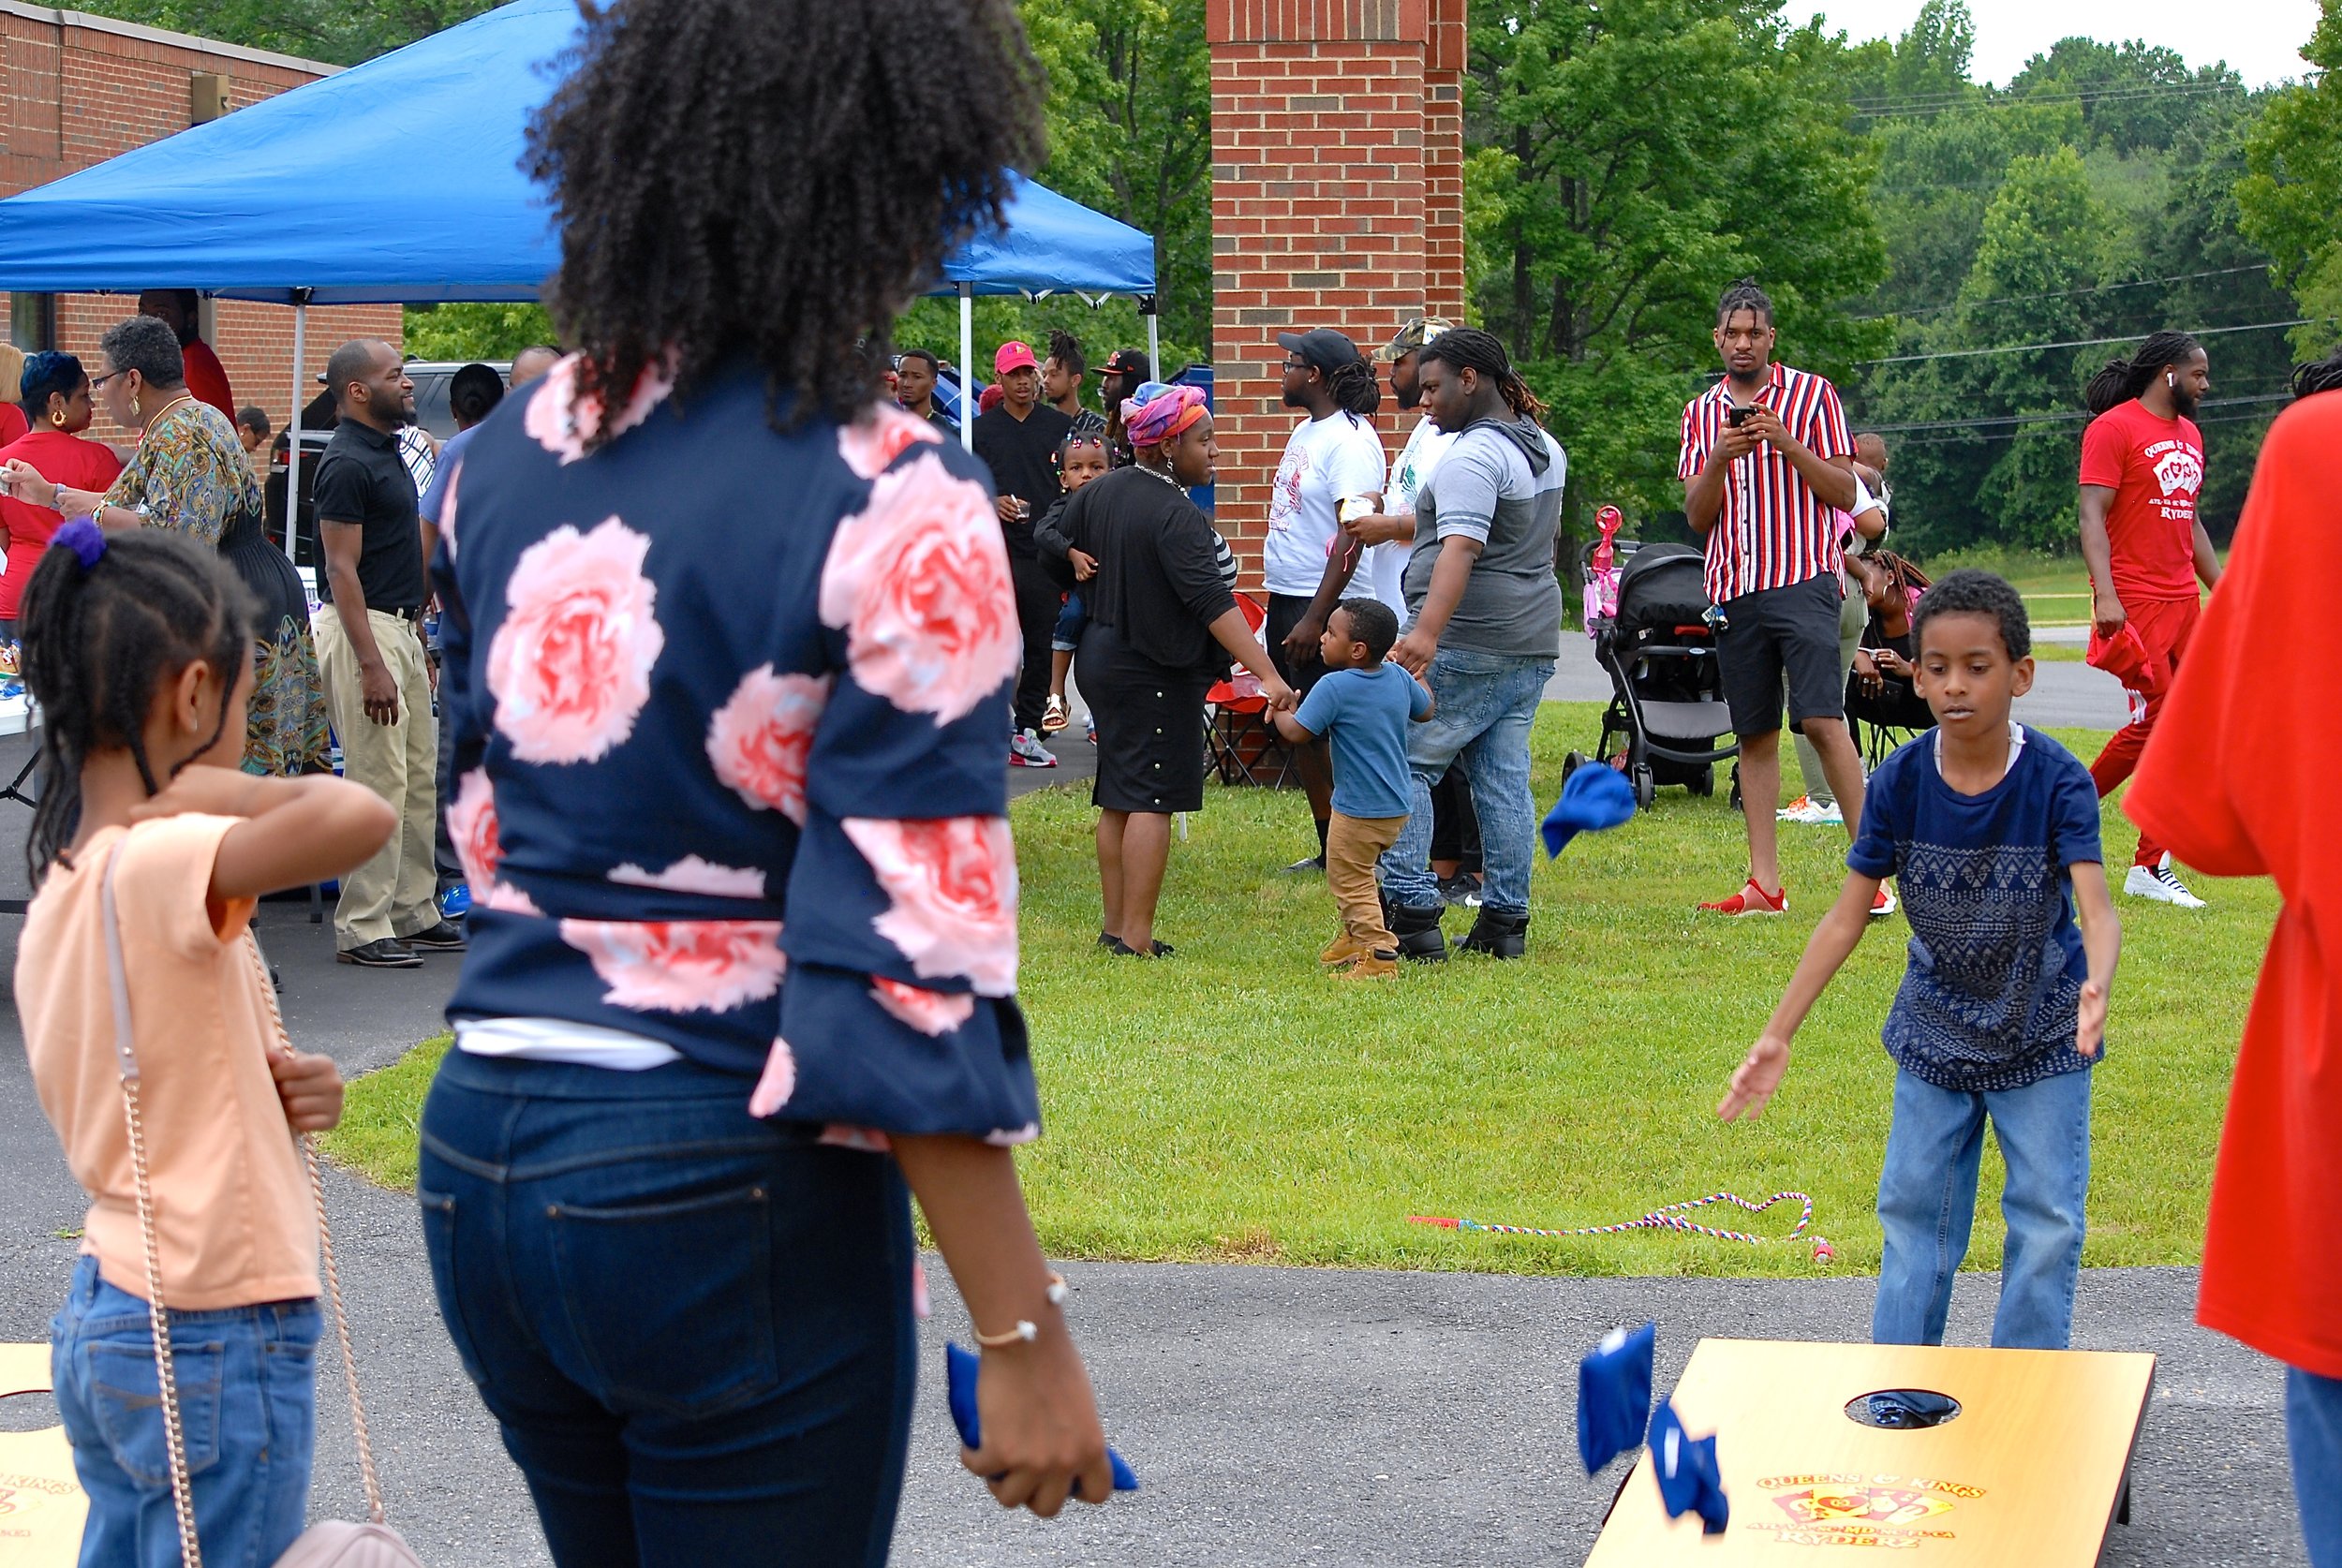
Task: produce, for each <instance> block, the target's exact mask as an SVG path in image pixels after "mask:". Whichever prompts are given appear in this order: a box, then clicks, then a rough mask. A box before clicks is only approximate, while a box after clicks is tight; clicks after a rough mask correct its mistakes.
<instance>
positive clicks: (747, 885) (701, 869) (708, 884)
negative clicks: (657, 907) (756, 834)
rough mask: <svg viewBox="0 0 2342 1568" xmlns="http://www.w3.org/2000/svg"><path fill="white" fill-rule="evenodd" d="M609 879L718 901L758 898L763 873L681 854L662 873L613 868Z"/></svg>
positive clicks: (761, 890) (761, 889)
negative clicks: (696, 894)
mask: <svg viewBox="0 0 2342 1568" xmlns="http://www.w3.org/2000/svg"><path fill="white" fill-rule="evenodd" d="M610 880H612V881H614V882H624V883H626V884H627V885H628V886H629V887H656V888H663V889H665V890H666V891H668V892H670V893H706V894H712V895H715V896H717V897H719V898H762V897H763V896H764V873H763V872H762V871H759V870H756V869H754V868H753V867H741V866H736V865H715V864H714V863H712V862H709V861H704V860H702V859H701V858H700V857H699V856H697V855H685V856H684V857H683V858H682V859H681V860H678V861H676V862H675V863H674V865H670V866H668V867H667V868H666V869H665V870H664V871H659V872H650V871H645V870H644V869H643V868H642V867H641V866H639V865H618V866H613V867H612V868H611V871H610Z"/></svg>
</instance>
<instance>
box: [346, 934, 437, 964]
mask: <svg viewBox="0 0 2342 1568" xmlns="http://www.w3.org/2000/svg"><path fill="white" fill-rule="evenodd" d="M334 962H335V963H336V964H355V965H357V966H358V967H359V968H360V969H421V968H422V954H420V953H417V952H416V951H415V950H414V949H413V948H411V947H408V945H407V944H406V943H405V942H402V941H400V940H399V939H397V938H396V937H383V938H381V939H378V940H376V941H370V942H367V943H366V944H365V945H364V946H363V947H346V948H344V949H342V950H341V951H340V952H339V953H336V954H334Z"/></svg>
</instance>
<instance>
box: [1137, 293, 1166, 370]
mask: <svg viewBox="0 0 2342 1568" xmlns="http://www.w3.org/2000/svg"><path fill="white" fill-rule="evenodd" d="M1138 312H1139V314H1140V315H1142V316H1144V317H1146V318H1147V362H1148V363H1149V364H1150V365H1153V366H1154V367H1155V379H1156V380H1158V381H1160V380H1162V379H1164V374H1163V318H1162V317H1160V316H1158V315H1156V314H1155V297H1154V296H1153V295H1152V294H1141V295H1140V296H1139V297H1138Z"/></svg>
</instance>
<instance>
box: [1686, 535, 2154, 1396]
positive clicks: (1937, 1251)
mask: <svg viewBox="0 0 2342 1568" xmlns="http://www.w3.org/2000/svg"><path fill="white" fill-rule="evenodd" d="M1913 631H1914V632H1915V634H1916V637H1917V641H1918V644H1919V650H1920V657H1919V662H1918V666H1917V674H1916V684H1917V685H1918V688H1919V690H1920V695H1922V696H1923V697H1925V698H1926V699H1927V704H1928V707H1929V708H1930V709H1931V710H1932V711H1933V712H1934V715H1935V723H1936V728H1935V729H1934V731H1933V732H1930V733H1928V734H1925V735H1921V736H1920V738H1919V739H1917V740H1915V741H1913V742H1911V744H1909V745H1908V746H1905V747H1902V748H1901V749H1900V750H1898V751H1897V752H1896V753H1895V754H1894V755H1893V756H1891V757H1890V758H1888V759H1887V761H1886V762H1885V763H1884V764H1883V765H1882V766H1881V767H1880V768H1879V770H1878V772H1877V773H1876V774H1875V775H1874V776H1873V777H1872V778H1871V781H1870V789H1869V791H1868V793H1867V794H1866V795H1865V796H1864V799H1863V806H1862V827H1861V833H1860V836H1858V837H1857V838H1856V840H1855V844H1854V848H1853V850H1852V851H1850V852H1849V853H1848V854H1847V856H1846V865H1847V866H1848V867H1849V870H1850V874H1849V875H1848V876H1847V878H1846V882H1845V891H1844V892H1843V893H1841V894H1840V895H1839V896H1838V903H1837V906H1836V907H1835V908H1834V909H1832V910H1831V911H1830V913H1829V914H1828V915H1827V916H1825V917H1824V918H1823V920H1822V923H1821V925H1820V926H1819V927H1818V928H1816V930H1815V932H1814V935H1813V939H1812V940H1811V941H1809V942H1808V943H1807V944H1806V948H1805V956H1804V958H1803V960H1802V961H1801V962H1800V963H1799V965H1798V967H1797V974H1796V976H1795V978H1793V979H1792V980H1791V981H1790V982H1789V990H1788V994H1787V995H1786V997H1784V998H1782V1000H1781V1005H1780V1006H1779V1007H1778V1008H1776V1009H1774V1011H1773V1014H1772V1018H1771V1022H1769V1023H1768V1024H1767V1025H1766V1026H1765V1032H1764V1033H1763V1034H1762V1035H1760V1036H1759V1037H1758V1038H1757V1041H1756V1046H1755V1047H1754V1048H1753V1049H1752V1050H1751V1051H1750V1052H1749V1054H1748V1059H1747V1060H1745V1061H1744V1062H1742V1064H1741V1067H1740V1070H1739V1071H1738V1072H1735V1073H1733V1075H1732V1087H1731V1089H1730V1092H1728V1093H1727V1095H1726V1096H1725V1098H1724V1103H1723V1104H1721V1105H1720V1106H1718V1107H1717V1113H1718V1114H1719V1115H1721V1116H1722V1117H1724V1118H1725V1119H1726V1120H1727V1121H1728V1120H1731V1119H1732V1118H1734V1117H1740V1116H1742V1115H1746V1116H1751V1117H1754V1116H1756V1115H1757V1114H1758V1113H1760V1112H1761V1111H1762V1110H1763V1109H1764V1107H1765V1102H1767V1101H1768V1100H1770V1099H1771V1097H1772V1093H1773V1090H1775V1089H1776V1088H1778V1087H1780V1084H1781V1076H1782V1073H1783V1072H1785V1071H1786V1069H1787V1067H1788V1064H1789V1040H1790V1037H1791V1036H1793V1035H1794V1034H1796V1032H1797V1028H1798V1026H1799V1025H1800V1024H1801V1023H1802V1022H1804V1020H1805V1014H1806V1013H1807V1012H1808V1011H1810V1010H1811V1009H1812V1007H1813V1005H1814V1003H1815V1001H1816V999H1817V998H1819V997H1820V996H1821V993H1822V990H1823V988H1824V987H1826V986H1827V985H1828V984H1830V981H1831V976H1833V975H1835V974H1836V973H1837V972H1838V967H1839V966H1840V965H1841V964H1844V963H1845V960H1846V957H1847V955H1848V954H1851V953H1853V951H1854V946H1855V944H1856V943H1857V942H1859V941H1860V940H1861V939H1862V932H1863V929H1864V928H1865V927H1866V926H1867V925H1869V924H1870V920H1871V903H1872V899H1873V898H1874V896H1875V895H1876V893H1877V891H1878V884H1879V881H1880V880H1881V879H1882V878H1885V877H1888V876H1892V877H1893V878H1894V879H1895V880H1896V882H1897V883H1898V885H1899V886H1900V887H1901V889H1902V892H1903V909H1904V913H1905V915H1906V916H1908V917H1909V919H1910V922H1911V949H1910V953H1911V963H1910V968H1909V969H1907V970H1906V971H1905V974H1904V978H1903V988H1902V990H1900V991H1899V992H1897V993H1896V996H1895V1001H1894V1007H1893V1009H1892V1010H1891V1011H1890V1013H1888V1014H1887V1027H1886V1030H1885V1039H1886V1044H1887V1052H1888V1054H1889V1055H1890V1056H1891V1057H1893V1058H1894V1059H1895V1064H1896V1069H1897V1071H1896V1073H1895V1102H1894V1121H1893V1124H1892V1126H1891V1127H1890V1130H1889V1132H1888V1134H1887V1159H1886V1165H1885V1168H1884V1169H1883V1170H1882V1171H1881V1172H1880V1173H1879V1177H1878V1222H1879V1228H1880V1229H1881V1230H1882V1231H1884V1232H1885V1234H1886V1251H1885V1255H1884V1257H1883V1258H1882V1259H1881V1262H1880V1265H1879V1274H1878V1300H1877V1304H1876V1306H1875V1308H1874V1309H1873V1310H1872V1314H1871V1338H1872V1339H1874V1340H1875V1341H1877V1342H1878V1343H1880V1344H1927V1345H1934V1344H1941V1343H1942V1342H1943V1338H1944V1319H1945V1316H1946V1314H1947V1313H1948V1312H1949V1309H1950V1307H1951V1280H1952V1276H1953V1275H1954V1274H1955V1273H1956V1272H1958V1270H1959V1267H1960V1263H1961V1260H1962V1258H1964V1256H1965V1255H1966V1253H1967V1250H1968V1232H1969V1229H1970V1227H1971V1225H1972V1224H1973V1223H1974V1220H1975V1218H1976V1184H1977V1163H1978V1160H1979V1157H1980V1156H1981V1154H1982V1152H1983V1147H1984V1123H1985V1121H1986V1120H1987V1119H1988V1118H1989V1119H1990V1120H1991V1122H1992V1124H1993V1132H1994V1138H1995V1139H1996V1140H1997V1141H1998V1143H1999V1145H2000V1149H2001V1155H2002V1158H2003V1159H2004V1160H2005V1161H2006V1162H2007V1165H2008V1185H2007V1186H2006V1188H2005V1189H2004V1190H2003V1191H2002V1195H2001V1209H2002V1212H2003V1213H2004V1214H2006V1215H2007V1217H2008V1246H2007V1248H2006V1249H2005V1250H2004V1252H2003V1255H2002V1263H2001V1292H2000V1309H1999V1311H1998V1312H1997V1313H1996V1314H1995V1315H1994V1319H1993V1343H1994V1345H1995V1346H1996V1347H2000V1348H2003V1349H2023V1350H2063V1349H2065V1348H2066V1343H2067V1339H2068V1334H2069V1332H2070V1330H2071V1328H2072V1324H2073V1307H2074V1281H2075V1278H2076V1276H2077V1274H2078V1273H2079V1271H2080V1269H2081V1266H2082V1239H2083V1198H2084V1196H2085V1195H2086V1193H2087V1191H2088V1189H2089V1185H2090V1072H2089V1069H2090V1067H2091V1065H2092V1064H2093V1063H2094V1062H2095V1061H2097V1057H2098V1052H2099V1049H2100V1046H2101V1043H2102V1042H2103V1038H2104V1035H2105V1029H2106V998H2107V990H2108V987H2109V986H2110V984H2112V981H2113V978H2114V960H2115V955H2116V954H2117V953H2118V951H2119V950H2120V947H2121V944H2122V933H2121V930H2120V928H2119V927H2118V926H2117V925H2116V924H2115V920H2114V908H2113V904H2112V900H2111V899H2109V897H2108V896H2107V891H2106V868H2105V866H2104V865H2102V864H2101V856H2100V853H2099V850H2098V800H2097V788H2096V786H2094V785H2093V784H2092V783H2091V781H2090V774H2089V770H2088V769H2086V768H2084V767H2083V765H2082V764H2081V762H2078V761H2076V760H2075V758H2074V756H2073V754H2072V753H2071V752H2069V751H2068V750H2067V749H2066V748H2065V747H2062V746H2060V745H2058V744H2057V743H2056V742H2055V741H2053V740H2052V739H2050V738H2049V737H2048V736H2047V735H2044V734H2042V733H2041V732H2039V731H2038V730H2030V729H2026V728H2025V727H2023V726H2022V725H2019V724H2016V723H2013V722H2011V721H2010V719H2009V717H2008V710H2009V707H2010V704H2011V703H2014V702H2015V700H2016V699H2017V698H2018V697H2020V696H2022V695H2023V694H2024V692H2025V691H2027V690H2028V689H2030V688H2031V687H2032V685H2033V659H2032V658H2031V650H2032V646H2033V640H2032V631H2031V629H2030V627H2029V626H2028V625H2027V624H2026V620H2025V613H2024V601H2023V599H2019V598H2018V597H2017V591H2016V590H2015V589H2014V588H2012V587H2010V586H2009V585H2008V584H2007V583H2005V582H2003V581H2002V580H2001V579H1999V578H1997V577H1995V576H1994V575H1993V574H1992V573H1990V572H1984V571H1955V572H1952V573H1950V574H1949V576H1947V577H1946V578H1945V579H1944V580H1943V581H1942V582H1940V583H1938V584H1935V585H1934V587H1932V588H1930V589H1929V590H1928V591H1927V593H1926V594H1925V595H1924V596H1923V597H1922V598H1921V599H1920V605H1919V611H1918V614H1917V616H1916V618H1915V624H1914V626H1913ZM2077 908H2078V909H2079V910H2080V915H2081V925H2080V928H2079V929H2076V926H2075V913H2076V910H2077Z"/></svg>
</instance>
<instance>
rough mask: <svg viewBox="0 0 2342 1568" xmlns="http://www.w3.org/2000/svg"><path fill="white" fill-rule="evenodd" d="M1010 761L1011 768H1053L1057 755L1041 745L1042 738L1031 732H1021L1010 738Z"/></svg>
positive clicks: (1055, 764)
mask: <svg viewBox="0 0 2342 1568" xmlns="http://www.w3.org/2000/svg"><path fill="white" fill-rule="evenodd" d="M1008 761H1009V765H1010V766H1011V767H1019V768H1053V767H1055V766H1057V753H1056V752H1054V751H1051V750H1050V749H1049V748H1048V747H1045V746H1044V745H1042V744H1041V737H1040V736H1039V735H1036V734H1034V733H1033V732H1031V731H1030V730H1019V731H1017V732H1015V734H1012V735H1010V736H1009V737H1008Z"/></svg>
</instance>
